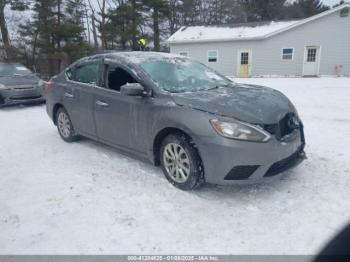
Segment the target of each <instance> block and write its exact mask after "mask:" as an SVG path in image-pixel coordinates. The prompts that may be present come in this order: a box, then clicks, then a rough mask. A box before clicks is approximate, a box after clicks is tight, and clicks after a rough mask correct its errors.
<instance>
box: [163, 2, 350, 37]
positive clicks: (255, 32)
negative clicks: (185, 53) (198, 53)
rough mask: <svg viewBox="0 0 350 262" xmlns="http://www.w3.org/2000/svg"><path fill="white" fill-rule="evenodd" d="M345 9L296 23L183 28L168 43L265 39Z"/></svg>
mask: <svg viewBox="0 0 350 262" xmlns="http://www.w3.org/2000/svg"><path fill="white" fill-rule="evenodd" d="M344 7H350V4H343V5H340V6H338V7H335V8H332V9H330V10H328V11H325V12H323V13H320V14H317V15H314V16H312V17H309V18H306V19H302V20H294V21H278V22H274V21H272V22H260V23H245V24H236V25H222V26H187V27H186V26H183V27H181V28H180V29H179V30H178V31H177V32H175V33H174V34H173V35H172V36H171V37H170V38H169V39H168V42H169V43H170V44H177V43H178V44H181V43H194V42H222V41H240V40H259V39H265V38H268V37H271V36H273V35H276V34H279V33H282V32H284V31H287V30H290V29H292V28H295V27H298V26H301V25H304V24H306V23H309V22H311V21H314V20H316V19H320V18H322V17H324V16H327V15H329V14H332V13H334V12H337V11H339V10H341V9H343V8H344Z"/></svg>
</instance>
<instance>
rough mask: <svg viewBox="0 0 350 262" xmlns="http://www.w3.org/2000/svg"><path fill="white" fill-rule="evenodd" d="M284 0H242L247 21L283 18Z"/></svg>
mask: <svg viewBox="0 0 350 262" xmlns="http://www.w3.org/2000/svg"><path fill="white" fill-rule="evenodd" d="M286 2H287V1H286V0H242V4H243V6H244V8H245V10H246V12H247V20H248V21H249V22H254V21H271V20H280V19H281V18H283V9H284V7H285V4H286Z"/></svg>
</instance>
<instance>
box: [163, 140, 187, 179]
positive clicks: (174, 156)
mask: <svg viewBox="0 0 350 262" xmlns="http://www.w3.org/2000/svg"><path fill="white" fill-rule="evenodd" d="M163 162H164V167H165V170H166V171H167V173H168V174H169V176H170V177H171V179H173V180H174V181H175V182H177V183H185V182H186V181H187V180H188V178H189V175H190V171H191V170H190V159H189V157H188V155H187V153H186V151H185V150H184V149H183V147H182V146H180V145H179V144H176V143H169V144H167V145H166V146H165V147H164V152H163Z"/></svg>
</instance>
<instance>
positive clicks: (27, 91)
mask: <svg viewBox="0 0 350 262" xmlns="http://www.w3.org/2000/svg"><path fill="white" fill-rule="evenodd" d="M43 85H44V81H42V80H41V79H40V78H39V77H37V76H36V75H35V74H33V73H32V72H31V71H30V70H29V69H28V68H26V67H25V66H23V65H21V64H17V63H1V62H0V107H1V106H4V105H13V104H25V103H37V102H44V101H45V99H44V97H43V91H42V87H43Z"/></svg>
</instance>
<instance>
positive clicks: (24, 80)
mask: <svg viewBox="0 0 350 262" xmlns="http://www.w3.org/2000/svg"><path fill="white" fill-rule="evenodd" d="M38 82H39V78H38V77H37V76H36V75H27V76H3V77H0V84H3V85H5V86H18V85H34V84H37V83H38Z"/></svg>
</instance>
